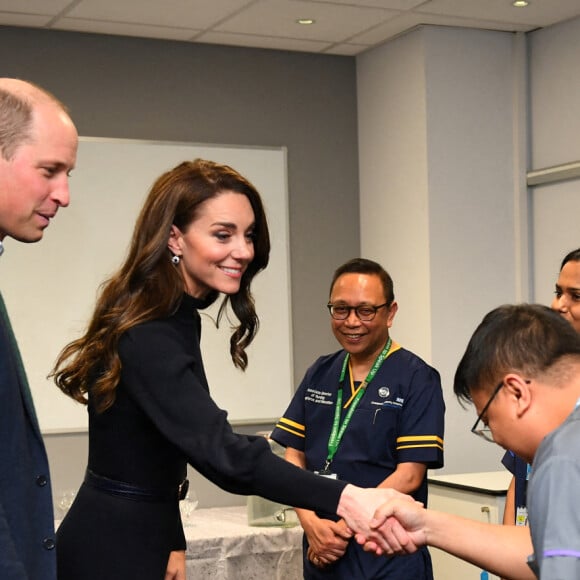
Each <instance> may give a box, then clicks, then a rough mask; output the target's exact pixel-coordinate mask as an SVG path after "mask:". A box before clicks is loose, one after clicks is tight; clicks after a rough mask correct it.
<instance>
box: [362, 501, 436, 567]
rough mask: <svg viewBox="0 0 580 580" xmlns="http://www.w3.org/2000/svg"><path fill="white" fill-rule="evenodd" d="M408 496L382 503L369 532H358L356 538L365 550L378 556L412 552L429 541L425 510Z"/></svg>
mask: <svg viewBox="0 0 580 580" xmlns="http://www.w3.org/2000/svg"><path fill="white" fill-rule="evenodd" d="M408 497H409V496H402V495H401V497H395V498H393V499H392V500H390V501H388V502H386V503H384V504H383V505H381V506H380V507H379V508H378V509H377V511H376V513H375V516H374V518H373V519H372V521H371V522H370V527H371V532H370V533H369V534H366V535H365V534H360V533H357V535H356V541H357V542H358V543H359V544H362V545H363V547H364V549H365V551H367V552H374V553H375V554H376V555H377V556H380V555H383V554H386V555H388V556H392V555H397V554H413V553H414V552H416V551H417V550H418V549H419V548H420V547H421V546H424V545H426V544H427V537H426V533H425V519H426V510H425V508H424V507H423V504H422V503H420V502H417V501H415V500H413V499H412V498H410V499H411V501H409V500H408V499H407V498H408Z"/></svg>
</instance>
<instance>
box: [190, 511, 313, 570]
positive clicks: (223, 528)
mask: <svg viewBox="0 0 580 580" xmlns="http://www.w3.org/2000/svg"><path fill="white" fill-rule="evenodd" d="M184 524H185V537H186V539H187V578H188V580H206V579H207V580H224V579H228V580H301V579H302V528H301V527H300V526H295V527H293V528H279V527H254V526H249V525H248V523H247V511H246V506H236V507H226V508H209V509H200V510H195V511H194V512H193V514H192V515H191V516H190V517H189V521H188V522H184Z"/></svg>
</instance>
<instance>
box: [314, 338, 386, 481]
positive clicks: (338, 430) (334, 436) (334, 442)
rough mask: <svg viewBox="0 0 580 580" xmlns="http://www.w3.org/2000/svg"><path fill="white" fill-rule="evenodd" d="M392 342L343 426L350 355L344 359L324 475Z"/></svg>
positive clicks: (376, 360) (356, 398)
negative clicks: (342, 417)
mask: <svg viewBox="0 0 580 580" xmlns="http://www.w3.org/2000/svg"><path fill="white" fill-rule="evenodd" d="M391 342H392V341H391V338H390V337H389V340H387V344H385V347H384V348H383V350H382V351H381V352H380V354H379V356H377V358H376V359H375V362H374V363H373V366H372V367H371V370H370V371H369V374H368V375H367V377H366V379H365V380H364V381H363V382H362V383H361V384H360V387H359V388H358V390H357V393H356V396H355V398H354V400H353V402H352V404H351V405H350V407H349V409H348V412H347V413H346V416H345V418H344V421H343V422H342V425H341V424H340V414H341V412H342V390H343V389H342V386H343V384H344V378H345V376H346V369H347V367H348V361H349V360H350V355H349V354H348V353H347V354H346V356H345V357H344V361H343V363H342V370H341V371H340V379H339V387H338V393H337V395H336V407H335V409H334V420H333V422H332V431H331V432H330V437H329V438H328V456H327V457H326V463H325V465H324V469H323V470H322V471H323V473H324V472H328V468H329V467H330V464H331V463H332V460H333V459H334V456H335V455H336V452H337V451H338V446H339V445H340V442H341V441H342V436H343V435H344V432H345V431H346V428H347V427H348V424H349V423H350V420H351V418H352V414H353V413H354V411H355V409H356V408H357V406H358V404H359V402H360V400H361V399H362V396H363V395H364V392H365V390H366V388H367V386H368V385H369V384H370V382H371V381H372V380H373V379H374V378H375V375H376V374H377V372H378V370H379V369H380V368H381V365H382V364H383V361H384V360H385V359H386V358H387V356H388V354H389V350H390V349H391Z"/></svg>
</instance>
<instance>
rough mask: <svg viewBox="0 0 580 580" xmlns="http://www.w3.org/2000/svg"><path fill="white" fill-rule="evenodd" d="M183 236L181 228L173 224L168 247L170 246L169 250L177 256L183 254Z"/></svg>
mask: <svg viewBox="0 0 580 580" xmlns="http://www.w3.org/2000/svg"><path fill="white" fill-rule="evenodd" d="M182 237H183V234H182V233H181V230H180V229H179V228H178V227H177V226H176V225H172V226H171V230H170V231H169V239H168V240H167V247H168V248H169V251H170V252H171V253H173V254H175V255H176V256H181V254H182V250H181V238H182Z"/></svg>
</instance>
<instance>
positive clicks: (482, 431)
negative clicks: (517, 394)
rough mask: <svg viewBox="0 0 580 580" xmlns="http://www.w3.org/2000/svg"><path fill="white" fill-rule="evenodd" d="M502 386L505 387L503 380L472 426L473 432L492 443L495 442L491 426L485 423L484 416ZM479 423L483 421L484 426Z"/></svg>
mask: <svg viewBox="0 0 580 580" xmlns="http://www.w3.org/2000/svg"><path fill="white" fill-rule="evenodd" d="M502 387H503V381H502V382H501V383H500V384H499V385H498V386H497V387H496V388H495V389H494V391H493V393H492V395H491V397H490V398H489V401H488V402H487V403H486V404H485V406H484V407H483V409H482V410H481V413H480V414H479V415H478V416H477V421H475V424H474V425H473V427H472V428H471V432H472V433H473V434H474V435H479V436H480V437H483V438H484V439H485V440H486V441H490V442H491V443H494V440H493V435H492V433H491V430H490V428H489V427H488V426H487V425H486V424H485V423H483V416H484V415H485V413H486V411H487V410H488V409H489V406H490V405H491V402H492V401H493V400H494V399H495V396H496V395H497V394H498V393H499V390H500V389H501V388H502ZM479 423H483V425H482V427H478V425H479Z"/></svg>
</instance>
